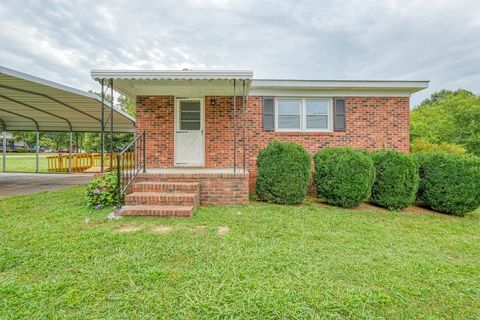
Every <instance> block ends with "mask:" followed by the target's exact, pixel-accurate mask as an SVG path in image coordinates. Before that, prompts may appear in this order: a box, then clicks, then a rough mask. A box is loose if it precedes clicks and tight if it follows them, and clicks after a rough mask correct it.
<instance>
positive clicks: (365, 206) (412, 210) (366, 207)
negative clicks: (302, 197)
mask: <svg viewBox="0 0 480 320" xmlns="http://www.w3.org/2000/svg"><path fill="white" fill-rule="evenodd" d="M307 202H308V203H312V204H315V205H317V206H320V207H325V208H338V207H336V206H332V205H330V204H328V203H327V202H326V201H325V200H321V199H316V198H308V199H307ZM342 210H353V211H380V212H385V213H388V212H402V213H409V214H431V213H433V214H440V215H442V216H443V215H444V214H443V213H440V212H437V211H433V210H430V209H428V208H425V207H422V206H421V205H419V204H413V205H412V206H410V207H408V208H405V209H403V210H399V211H390V210H388V209H385V208H382V207H379V206H377V205H374V204H372V203H362V204H361V205H359V206H358V207H355V208H342Z"/></svg>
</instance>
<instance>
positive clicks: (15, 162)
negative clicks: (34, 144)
mask: <svg viewBox="0 0 480 320" xmlns="http://www.w3.org/2000/svg"><path fill="white" fill-rule="evenodd" d="M46 156H47V154H45V153H41V154H40V157H39V159H38V171H39V172H47V171H48V163H47V158H46ZM6 163H7V172H35V153H8V154H7V162H6ZM1 168H3V157H2V156H1V154H0V170H1Z"/></svg>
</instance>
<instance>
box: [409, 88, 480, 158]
mask: <svg viewBox="0 0 480 320" xmlns="http://www.w3.org/2000/svg"><path fill="white" fill-rule="evenodd" d="M410 138H411V139H410V140H411V143H412V151H423V150H440V151H446V152H452V153H470V154H475V155H478V156H480V96H478V95H475V94H474V93H472V92H470V91H467V90H464V89H459V90H456V91H451V90H441V91H439V92H435V93H433V94H432V95H431V96H430V98H428V99H425V100H424V101H423V102H422V103H420V104H419V105H418V106H416V107H415V108H413V110H412V112H411V116H410Z"/></svg>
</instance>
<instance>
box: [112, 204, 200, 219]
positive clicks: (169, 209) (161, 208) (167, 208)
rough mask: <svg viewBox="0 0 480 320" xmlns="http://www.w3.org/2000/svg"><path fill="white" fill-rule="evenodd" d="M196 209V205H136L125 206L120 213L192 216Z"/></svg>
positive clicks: (127, 214)
mask: <svg viewBox="0 0 480 320" xmlns="http://www.w3.org/2000/svg"><path fill="white" fill-rule="evenodd" d="M194 211H195V206H173V205H135V206H123V207H122V209H120V211H119V212H118V214H120V215H122V216H154V217H191V216H192V214H193V212H194Z"/></svg>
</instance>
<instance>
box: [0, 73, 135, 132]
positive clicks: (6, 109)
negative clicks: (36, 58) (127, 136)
mask: <svg viewBox="0 0 480 320" xmlns="http://www.w3.org/2000/svg"><path fill="white" fill-rule="evenodd" d="M110 108H111V105H110V103H109V102H108V101H105V111H104V112H105V115H106V117H109V115H110ZM113 110H114V112H113V131H114V132H133V131H134V128H135V119H134V118H133V117H131V116H129V115H128V114H126V113H124V112H122V111H121V110H119V109H117V108H115V107H114V108H113ZM101 115H102V100H101V98H100V97H98V96H97V95H96V94H94V93H91V92H86V91H82V90H78V89H74V88H71V87H68V86H64V85H61V84H58V83H55V82H52V81H48V80H45V79H41V78H37V77H34V76H31V75H28V74H25V73H22V72H18V71H15V70H12V69H8V68H5V67H2V66H0V130H2V131H4V130H8V131H15V130H18V131H74V132H101V131H102V123H101ZM105 127H108V128H109V129H110V121H108V122H107V121H105Z"/></svg>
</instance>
